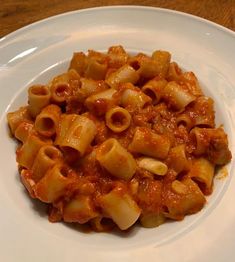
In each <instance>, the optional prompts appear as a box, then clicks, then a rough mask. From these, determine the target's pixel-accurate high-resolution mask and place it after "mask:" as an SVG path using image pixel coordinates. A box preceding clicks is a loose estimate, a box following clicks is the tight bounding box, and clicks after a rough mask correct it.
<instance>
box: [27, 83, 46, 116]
mask: <svg viewBox="0 0 235 262" xmlns="http://www.w3.org/2000/svg"><path fill="white" fill-rule="evenodd" d="M50 98H51V94H50V91H49V89H48V87H47V86H43V85H33V86H31V87H30V88H29V90H28V103H29V113H30V115H31V116H32V117H36V116H37V115H38V114H39V113H40V112H41V110H42V109H43V108H44V107H45V106H47V105H49V103H50Z"/></svg>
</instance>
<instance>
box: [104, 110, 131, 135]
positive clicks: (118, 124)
mask: <svg viewBox="0 0 235 262" xmlns="http://www.w3.org/2000/svg"><path fill="white" fill-rule="evenodd" d="M105 120H106V125H107V126H108V127H109V128H110V129H111V130H112V131H113V132H115V133H120V132H122V131H124V130H126V129H127V128H128V127H129V126H130V123H131V115H130V113H129V112H128V111H127V110H126V109H124V108H122V107H119V106H116V107H113V108H111V109H110V110H109V111H107V113H106V115H105Z"/></svg>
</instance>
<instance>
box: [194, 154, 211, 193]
mask: <svg viewBox="0 0 235 262" xmlns="http://www.w3.org/2000/svg"><path fill="white" fill-rule="evenodd" d="M214 173H215V166H214V165H213V164H212V163H211V162H210V161H208V160H207V159H206V158H203V157H201V158H197V159H195V160H194V161H193V165H192V168H191V169H190V172H189V176H190V177H191V178H192V179H194V181H196V182H199V185H201V189H202V191H203V193H204V194H206V195H209V194H210V193H211V192H212V182H213V177H214Z"/></svg>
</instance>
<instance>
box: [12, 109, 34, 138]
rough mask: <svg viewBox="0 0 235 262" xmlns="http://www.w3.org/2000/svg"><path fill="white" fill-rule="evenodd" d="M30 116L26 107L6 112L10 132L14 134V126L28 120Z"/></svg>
mask: <svg viewBox="0 0 235 262" xmlns="http://www.w3.org/2000/svg"><path fill="white" fill-rule="evenodd" d="M30 119H31V117H30V115H29V111H28V107H21V108H19V109H18V110H16V111H15V112H11V113H8V114H7V121H8V124H9V127H10V130H11V133H12V134H14V133H15V130H16V128H17V127H18V126H19V124H20V123H22V122H25V121H26V122H28V121H30Z"/></svg>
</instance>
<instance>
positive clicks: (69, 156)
mask: <svg viewBox="0 0 235 262" xmlns="http://www.w3.org/2000/svg"><path fill="white" fill-rule="evenodd" d="M62 151H63V152H64V155H65V160H66V161H67V162H69V163H72V162H74V161H76V160H77V159H78V158H79V157H80V153H79V151H78V150H76V149H74V148H72V147H69V146H64V147H62Z"/></svg>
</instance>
